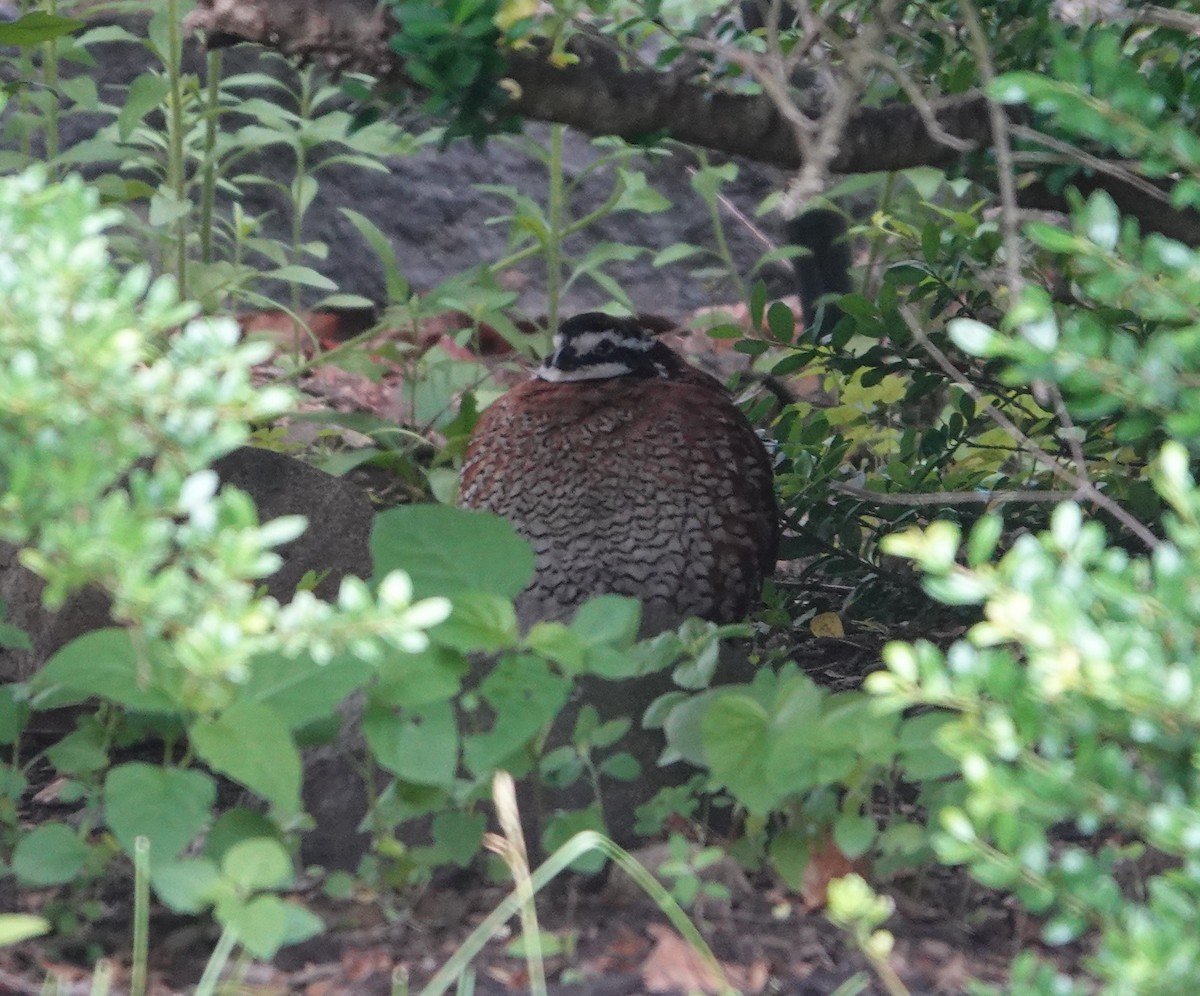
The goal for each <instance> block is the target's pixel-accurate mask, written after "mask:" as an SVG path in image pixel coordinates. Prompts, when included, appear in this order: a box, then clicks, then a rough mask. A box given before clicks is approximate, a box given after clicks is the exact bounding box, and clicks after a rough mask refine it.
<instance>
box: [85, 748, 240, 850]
mask: <svg viewBox="0 0 1200 996" xmlns="http://www.w3.org/2000/svg"><path fill="white" fill-rule="evenodd" d="M216 799H217V786H216V782H215V781H214V780H213V779H212V777H211V776H209V775H207V774H205V773H204V772H202V771H192V770H184V769H181V768H160V767H158V766H157V765H154V764H144V763H142V762H140V761H134V762H131V763H129V764H122V765H120V766H118V767H116V768H113V769H111V770H110V771H109V773H108V777H107V778H105V780H104V811H105V815H106V817H107V820H108V825H109V828H110V829H111V830H112V832H113V835H114V836H115V837H116V838H117V840H118V841H119V842H120V844H121V846H122V847H123V848H124V849H125V852H126V853H127V854H129V855H132V854H133V845H134V841H135V839H136V838H138V837H148V838H149V839H150V861H151V863H152V864H154V865H156V866H157V865H158V864H161V863H163V862H169V861H172V860H173V859H174V858H175V856H176V855H177V854H178V853H179V852H180V851H181V850H182V849H183V848H184V847H185V846H186V845H187V844H188V843H189V842H191V840H192V839H193V838H194V837H195V836H196V835H197V834H198V833H200V831H201V830H203V829H204V826H205V824H206V823H207V822H208V820H209V817H210V815H211V813H212V807H213V804H214V803H215V802H216Z"/></svg>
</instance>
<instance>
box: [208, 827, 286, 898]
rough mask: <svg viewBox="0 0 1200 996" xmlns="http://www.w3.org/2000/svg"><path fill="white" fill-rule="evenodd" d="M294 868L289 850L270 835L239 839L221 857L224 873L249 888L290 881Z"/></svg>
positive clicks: (252, 889)
mask: <svg viewBox="0 0 1200 996" xmlns="http://www.w3.org/2000/svg"><path fill="white" fill-rule="evenodd" d="M292 872H293V869H292V859H291V857H290V856H289V855H288V852H287V851H286V850H284V848H283V845H282V844H280V843H279V841H277V840H274V839H272V838H270V837H253V838H251V839H249V840H242V841H238V843H236V844H234V845H233V846H232V847H230V848H229V850H228V851H226V852H225V856H224V857H223V858H222V859H221V873H222V874H223V875H224V876H225V877H226V878H228V879H230V880H231V881H233V882H236V883H237V885H238V887H239V888H240V889H243V890H245V891H247V892H257V891H258V890H260V889H278V888H281V887H283V886H285V885H288V884H289V883H290V882H291V881H292Z"/></svg>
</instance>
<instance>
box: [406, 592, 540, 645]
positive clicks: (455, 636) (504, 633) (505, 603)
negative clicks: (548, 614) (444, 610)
mask: <svg viewBox="0 0 1200 996" xmlns="http://www.w3.org/2000/svg"><path fill="white" fill-rule="evenodd" d="M428 632H429V639H430V640H432V641H433V642H434V643H435V644H439V645H440V646H442V647H447V648H450V649H452V650H458V651H461V652H462V653H494V652H496V651H499V650H506V649H508V648H509V647H511V646H513V645H514V644H515V643H516V642H517V636H518V630H517V614H516V611H515V610H514V609H513V606H512V602H511V601H510V600H509V598H508V596H501V595H492V594H488V593H486V592H478V591H475V592H463V593H460V594H457V595H455V596H454V604H453V607H452V609H451V611H450V616H449V618H447V619H446V620H445V621H444V622H441V623H439V624H438V625H437V626H434V627H433V628H432V629H430V630H429V631H428Z"/></svg>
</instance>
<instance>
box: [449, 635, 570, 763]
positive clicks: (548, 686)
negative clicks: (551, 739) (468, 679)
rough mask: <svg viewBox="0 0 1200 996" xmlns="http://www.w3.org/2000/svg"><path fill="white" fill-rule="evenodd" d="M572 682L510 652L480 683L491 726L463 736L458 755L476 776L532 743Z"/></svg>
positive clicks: (537, 661)
mask: <svg viewBox="0 0 1200 996" xmlns="http://www.w3.org/2000/svg"><path fill="white" fill-rule="evenodd" d="M571 687H572V682H571V681H570V680H569V679H567V678H564V677H562V676H560V675H557V674H555V673H554V672H552V671H551V670H550V668H549V667H548V666H547V665H546V662H545V661H543V660H542V659H541V658H539V657H533V656H531V655H529V654H509V655H506V656H505V657H502V658H501V659H500V661H499V663H497V664H496V666H495V667H494V668H493V669H492V672H491V674H489V675H488V676H487V677H486V678H485V679H484V680H483V681H482V682H481V683H480V685H479V695H480V697H481V698H482V699H483V700H484V701H485V702H486V703H487V704H488V706H489V707H490V708H491V711H492V713H493V714H494V716H495V720H494V722H493V724H492V728H491V730H489V731H487V732H486V733H480V734H476V735H474V736H471V737H468V738H466V741H465V743H464V744H463V758H464V760H465V761H466V763H467V766H468V768H470V770H471V771H472V772H474V773H475V774H477V775H479V774H484V773H487V772H490V771H491V770H492V769H493V768H495V767H496V766H497V765H498V764H500V763H501V762H503V761H504V760H505V759H506V758H507V757H508V756H509V755H511V754H512V753H513V752H514V751H516V750H517V749H518V748H519V747H522V746H524V745H525V744H527V743H528V742H529V741H531V740H532V739H533V738H534V737H535V736H536V735H537V734H538V733H540V732H541V730H542V729H543V728H544V727H546V726H547V725H548V724H549V723H550V722H551V721H552V720H553V719H554V717H555V716H556V715H557V714H558V712H559V710H560V709H561V708H562V707H563V704H564V703H565V702H566V701H567V696H568V694H570V691H571Z"/></svg>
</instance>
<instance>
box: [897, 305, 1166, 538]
mask: <svg viewBox="0 0 1200 996" xmlns="http://www.w3.org/2000/svg"><path fill="white" fill-rule="evenodd" d="M900 315H901V317H902V318H903V319H904V324H905V325H907V326H908V329H909V331H910V332H911V333H912V334H913V337H914V338H915V339H916V340H917V341H918V342H919V343H920V344H921V346H922V347H923V348H924V350H925V352H926V353H928V354H929V356H930V358H931V359H932V360H933V362H934V363H936V364H937V365H938V366H939V367H940V368H941V369H942V371H943V372H944V373H945V374H946V375H947V376H948V377H950V379H951V380H953V381H954V383H955V384H957V385H958V386H959V387H961V388H962V389H963V390H964V391H965V392H966V393H967V394H968V395H969V396H970V397H971V400H973V401H974V402H975V404H976V405H977V406H978V407H979V408H980V409H982V410H983V411H984V412H986V413H987V415H988V417H989V418H990V419H991V420H992V421H993V422H995V423H996V424H997V425H998V426H1000V428H1001V429H1003V430H1004V431H1005V432H1007V433H1008V434H1009V435H1010V436H1012V438H1013V439H1014V440H1016V441H1017V442H1018V443H1019V444H1020V445H1021V447H1022V448H1023V449H1024V450H1025V451H1026V452H1028V453H1029V455H1030V456H1032V457H1033V458H1034V459H1035V460H1036V461H1037V462H1038V463H1040V464H1041V465H1042V466H1043V467H1045V468H1046V469H1047V470H1049V471H1050V472H1051V473H1052V474H1054V476H1055V477H1058V478H1060V479H1061V480H1063V481H1066V482H1067V483H1068V484H1070V485H1071V486H1072V487H1073V488H1075V489H1076V495H1077V496H1078V498H1079V500H1081V501H1089V502H1091V503H1092V504H1093V505H1097V506H1099V507H1100V508H1102V509H1104V510H1105V511H1106V512H1108V514H1109V515H1111V516H1112V517H1113V518H1114V519H1116V520H1117V521H1118V522H1119V523H1121V525H1123V526H1124V527H1125V528H1126V529H1128V530H1129V531H1130V532H1131V533H1133V534H1134V535H1135V536H1136V537H1137V538H1138V539H1140V540H1141V541H1142V542H1143V543H1144V544H1145V545H1146V548H1147V549H1149V550H1153V549H1155V547H1157V546H1158V545H1159V543H1160V540H1159V538H1158V537H1157V536H1155V535H1154V533H1152V532H1150V530H1149V529H1147V528H1146V526H1145V525H1143V524H1142V523H1141V522H1139V521H1138V520H1137V519H1135V518H1134V517H1133V516H1132V515H1130V514H1129V512H1127V511H1126V510H1125V509H1124V508H1122V507H1121V506H1120V505H1119V504H1117V502H1115V501H1113V500H1112V499H1111V498H1109V497H1108V495H1106V494H1105V493H1104V492H1103V491H1101V490H1100V489H1099V488H1097V487H1096V485H1095V484H1093V483H1092V482H1091V481H1090V480H1088V479H1087V478H1086V477H1085V476H1083V475H1082V474H1079V473H1078V472H1076V471H1074V470H1072V469H1071V468H1069V467H1064V466H1063V465H1062V463H1061V462H1060V461H1059V460H1057V459H1056V458H1055V457H1053V456H1052V455H1051V454H1049V453H1047V452H1046V451H1045V450H1044V449H1042V447H1041V446H1039V445H1038V444H1037V443H1035V442H1034V441H1033V440H1032V439H1031V438H1030V437H1029V436H1028V435H1026V434H1025V433H1024V432H1022V431H1021V429H1020V427H1019V426H1017V424H1016V423H1015V422H1013V420H1012V419H1010V418H1009V417H1008V416H1007V415H1005V414H1004V412H1002V411H1000V409H998V408H997V407H996V406H995V405H993V404H992V403H991V402H990V401H988V400H987V398H985V397H984V396H983V392H982V391H980V390H979V388H978V387H976V386H975V385H974V384H972V383H971V381H970V380H968V379H967V376H966V375H965V374H964V373H963V372H962V371H961V370H959V369H958V367H956V366H955V365H954V364H953V363H952V362H951V361H950V357H948V356H947V355H946V354H945V353H944V352H942V350H941V349H939V348H938V346H937V345H936V344H935V343H934V342H933V341H932V340H931V339H930V338H929V336H928V335H927V334H926V332H925V330H924V329H923V328H922V327H921V323H920V322H918V321H917V317H916V315H914V314H913V313H912V311H911V309H909V308H905V307H902V308H900Z"/></svg>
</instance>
